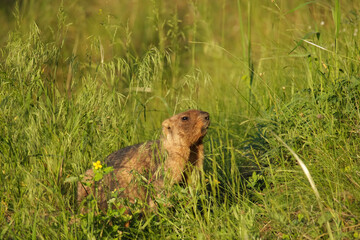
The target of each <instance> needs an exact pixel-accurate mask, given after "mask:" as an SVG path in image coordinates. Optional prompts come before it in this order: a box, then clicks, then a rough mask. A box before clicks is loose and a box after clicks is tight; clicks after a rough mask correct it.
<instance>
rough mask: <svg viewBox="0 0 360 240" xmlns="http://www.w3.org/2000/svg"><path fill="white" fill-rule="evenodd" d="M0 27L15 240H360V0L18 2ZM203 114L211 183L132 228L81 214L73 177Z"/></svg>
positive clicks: (4, 163)
mask: <svg viewBox="0 0 360 240" xmlns="http://www.w3.org/2000/svg"><path fill="white" fill-rule="evenodd" d="M0 24H1V26H2V30H1V33H2V34H0V36H1V37H0V44H1V59H0V74H1V75H0V80H1V81H0V169H1V170H0V181H1V184H0V186H1V187H0V198H1V205H0V238H1V239H30V238H32V239H85V238H89V239H100V238H121V237H123V238H145V239H159V238H161V239H163V238H164V239H193V238H199V239H257V238H261V239H354V238H355V239H357V238H360V208H359V204H360V180H359V179H360V164H359V161H360V156H359V152H360V149H359V148H360V144H359V134H360V122H359V121H360V111H359V104H360V103H359V98H360V75H359V73H360V72H359V71H360V67H359V66H360V65H359V63H360V58H359V56H360V50H359V46H358V45H359V34H360V33H358V29H359V27H360V7H359V5H358V2H357V1H355V0H354V1H350V0H348V1H341V4H340V1H336V0H335V1H328V0H318V1H300V0H296V1H286V0H275V1H262V0H256V1H240V0H239V1H235V0H233V1H230V0H223V1H207V0H201V1H200V0H199V1H180V0H179V1H162V0H154V1H121V2H119V1H111V0H109V1H96V0H91V1H81V0H76V1H68V0H63V1H62V2H60V1H59V2H56V3H54V1H50V0H43V1H31V0H30V1H20V3H19V4H18V5H16V4H13V3H12V2H11V1H3V3H2V6H1V12H0ZM189 108H197V109H202V110H206V111H208V112H209V113H210V114H211V121H212V123H211V129H210V131H209V133H208V135H207V137H206V139H205V151H206V157H205V176H204V178H203V179H202V180H201V181H200V182H199V183H198V184H197V186H193V187H192V188H183V187H180V186H174V188H173V189H171V191H172V193H173V195H172V197H171V199H165V200H164V201H165V206H169V205H171V206H172V207H170V208H169V207H162V204H161V203H160V206H159V210H158V212H157V213H156V214H155V213H148V214H146V215H145V216H143V217H139V214H140V213H136V214H134V216H133V217H132V220H131V221H130V225H127V224H126V222H127V221H128V218H129V216H126V215H124V214H122V213H121V212H119V211H115V210H114V211H109V212H108V213H107V214H106V215H99V214H94V213H95V212H96V211H94V212H90V213H89V214H87V215H85V216H82V215H80V214H79V213H78V210H77V206H76V202H75V199H76V184H75V183H74V182H73V181H70V180H69V179H74V178H71V177H77V176H79V175H81V174H82V173H84V171H85V170H86V169H88V168H90V167H91V166H92V163H93V162H96V161H98V160H103V159H104V158H105V157H106V156H107V155H108V154H109V153H111V152H112V151H114V150H117V149H119V148H121V147H125V146H128V145H131V144H135V143H138V142H143V141H146V140H150V139H156V138H158V137H159V135H160V132H161V121H162V120H163V119H165V118H167V117H169V116H171V115H172V114H174V113H178V112H180V111H183V110H187V109H189ZM301 164H303V165H301ZM139 208H141V206H134V209H135V211H134V212H136V209H139Z"/></svg>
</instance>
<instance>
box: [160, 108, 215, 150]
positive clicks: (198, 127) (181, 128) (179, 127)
mask: <svg viewBox="0 0 360 240" xmlns="http://www.w3.org/2000/svg"><path fill="white" fill-rule="evenodd" d="M209 125H210V117H209V113H207V112H203V111H199V110H188V111H186V112H183V113H179V114H177V115H175V116H173V117H171V118H169V119H166V120H165V121H164V122H163V123H162V127H163V134H164V138H165V139H166V141H167V142H168V143H170V144H171V145H175V146H189V147H190V146H191V145H194V144H200V143H201V142H202V139H203V137H204V136H205V135H206V132H207V129H208V127H209Z"/></svg>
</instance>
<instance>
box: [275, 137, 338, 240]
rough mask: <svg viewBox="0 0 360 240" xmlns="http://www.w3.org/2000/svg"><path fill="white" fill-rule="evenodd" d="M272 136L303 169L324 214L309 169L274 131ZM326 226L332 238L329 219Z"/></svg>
mask: <svg viewBox="0 0 360 240" xmlns="http://www.w3.org/2000/svg"><path fill="white" fill-rule="evenodd" d="M273 135H274V137H275V138H276V139H277V140H278V141H279V142H280V143H281V144H282V145H284V147H286V148H287V149H288V150H289V152H290V153H291V154H292V155H293V156H294V158H295V159H296V161H297V162H298V164H299V165H300V167H301V169H302V170H303V172H304V174H305V176H306V177H307V179H308V181H309V183H310V186H311V188H312V190H313V191H314V194H315V197H316V200H317V202H318V205H319V208H320V211H321V212H322V213H323V214H324V209H323V206H322V202H321V197H320V194H319V191H318V190H317V188H316V185H315V182H314V180H313V178H312V176H311V174H310V172H309V169H308V168H307V167H306V165H305V163H304V162H303V161H302V160H301V159H300V157H299V156H298V155H297V154H296V153H295V152H294V150H292V149H291V147H289V145H287V144H286V143H285V142H284V141H283V140H282V139H281V138H280V137H279V136H278V135H276V134H275V133H273ZM326 228H327V231H328V234H329V238H330V239H334V237H333V235H332V231H331V227H330V223H329V221H327V220H326Z"/></svg>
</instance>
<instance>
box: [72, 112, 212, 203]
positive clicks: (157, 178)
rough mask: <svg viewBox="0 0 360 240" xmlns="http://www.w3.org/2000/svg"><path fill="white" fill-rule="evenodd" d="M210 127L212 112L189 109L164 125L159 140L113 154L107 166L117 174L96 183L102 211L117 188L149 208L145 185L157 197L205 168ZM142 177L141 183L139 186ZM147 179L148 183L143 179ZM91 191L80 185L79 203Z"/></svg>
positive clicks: (89, 176) (88, 174)
mask: <svg viewBox="0 0 360 240" xmlns="http://www.w3.org/2000/svg"><path fill="white" fill-rule="evenodd" d="M209 124H210V118H209V113H207V112H203V111H199V110H189V111H186V112H183V113H180V114H177V115H175V116H173V117H171V118H169V119H166V120H165V121H164V122H163V123H162V132H163V134H162V137H161V138H160V140H157V141H149V142H145V143H141V144H137V145H133V146H129V147H125V148H123V149H120V150H118V151H116V152H113V153H112V154H110V155H109V156H108V157H107V158H106V161H105V163H106V164H107V166H112V167H113V168H114V171H113V172H111V173H110V174H107V175H105V176H104V178H103V179H102V180H101V181H100V182H99V183H97V186H96V188H97V195H96V198H97V201H98V203H99V207H100V209H103V210H104V209H106V208H107V200H108V196H109V193H110V192H111V191H113V190H115V189H123V191H121V193H120V196H119V197H123V198H128V199H129V201H130V202H134V200H135V199H136V198H138V199H141V200H142V201H146V202H147V203H148V205H149V207H150V208H151V207H155V204H154V202H153V200H152V198H151V197H150V196H149V194H148V193H147V190H146V187H144V184H150V183H151V184H152V186H153V189H154V190H155V194H156V195H159V194H160V193H161V191H162V190H163V189H164V188H165V186H164V184H167V186H171V185H173V184H175V183H179V182H181V181H182V180H185V181H186V177H187V174H189V172H190V171H192V170H193V169H194V168H195V169H197V170H198V171H202V169H203V158H204V153H203V152H204V146H203V138H204V136H205V135H206V132H207V129H208V127H209ZM93 175H94V171H93V169H89V170H87V171H86V173H85V178H84V179H83V182H84V181H85V182H86V181H91V180H92V179H93ZM136 175H137V176H139V175H140V176H141V179H142V181H143V182H142V183H139V177H136ZM144 179H145V180H144ZM94 185H95V184H92V186H93V187H92V189H91V188H89V187H87V186H85V185H84V184H83V183H82V182H79V183H78V188H77V200H78V203H80V202H81V201H82V200H83V199H84V198H85V197H86V196H87V195H89V194H93V193H94V190H95V186H94Z"/></svg>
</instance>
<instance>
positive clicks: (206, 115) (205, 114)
mask: <svg viewBox="0 0 360 240" xmlns="http://www.w3.org/2000/svg"><path fill="white" fill-rule="evenodd" d="M201 114H202V115H203V116H204V118H205V120H207V121H209V120H210V115H209V113H207V112H203V111H201Z"/></svg>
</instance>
